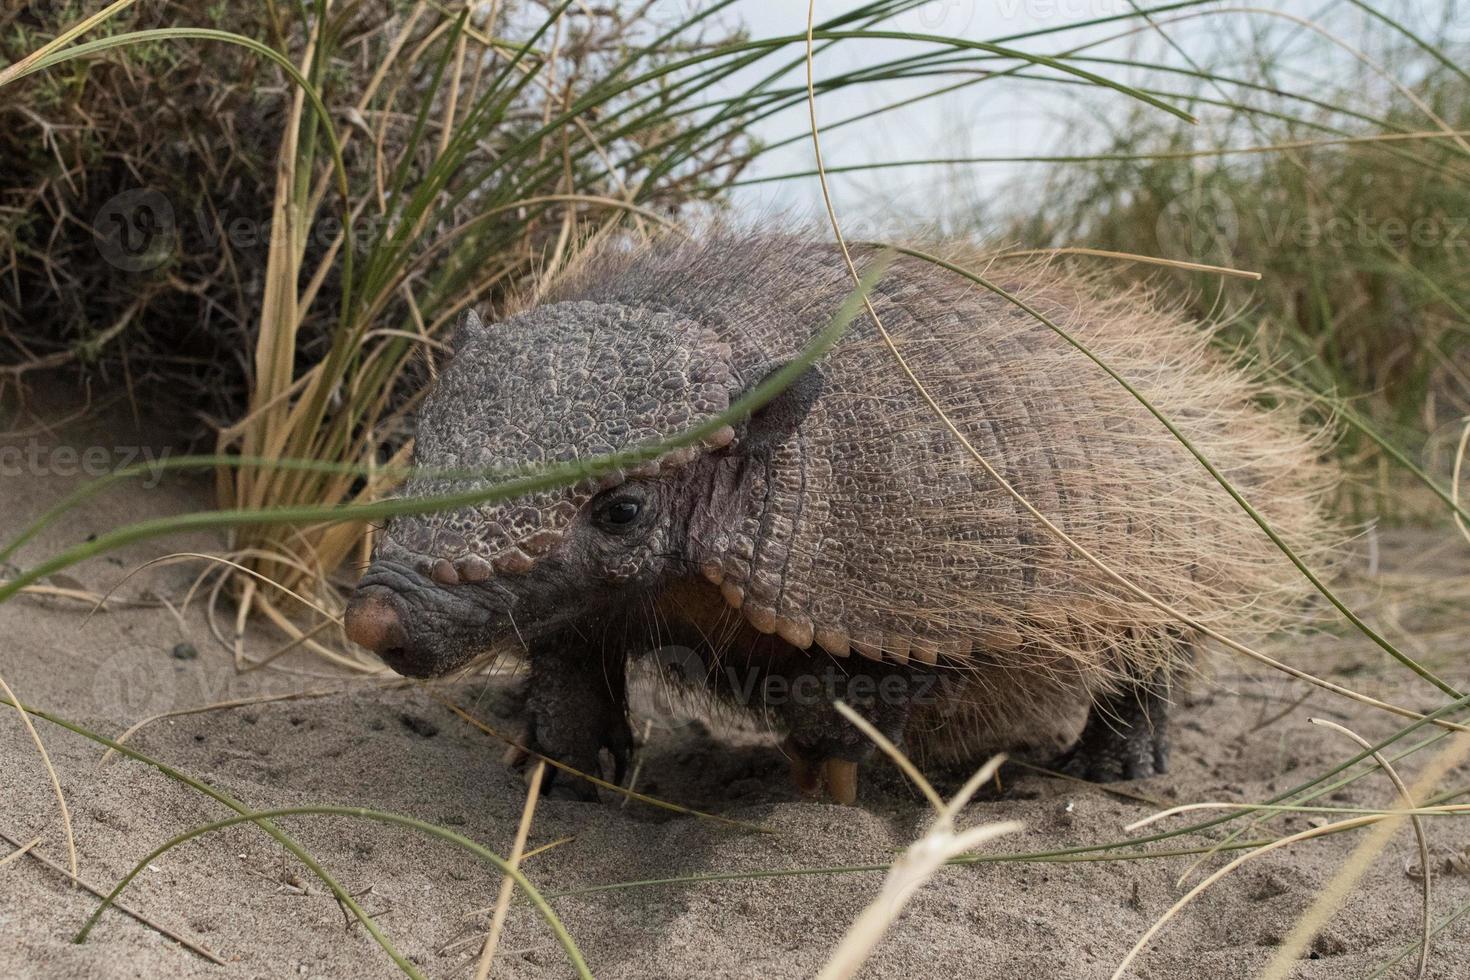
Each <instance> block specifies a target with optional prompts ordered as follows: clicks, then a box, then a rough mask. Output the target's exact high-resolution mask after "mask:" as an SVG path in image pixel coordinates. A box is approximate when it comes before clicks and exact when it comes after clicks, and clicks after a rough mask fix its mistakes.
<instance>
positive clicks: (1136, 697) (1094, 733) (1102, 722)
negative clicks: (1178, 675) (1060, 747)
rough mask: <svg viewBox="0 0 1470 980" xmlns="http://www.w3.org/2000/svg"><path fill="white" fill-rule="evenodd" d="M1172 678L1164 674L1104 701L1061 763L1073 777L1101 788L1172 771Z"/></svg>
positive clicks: (1094, 709) (1091, 713)
mask: <svg viewBox="0 0 1470 980" xmlns="http://www.w3.org/2000/svg"><path fill="white" fill-rule="evenodd" d="M1167 695H1168V678H1167V677H1166V676H1164V675H1163V674H1159V675H1157V676H1155V677H1151V678H1149V679H1148V680H1146V681H1137V682H1134V683H1131V684H1128V685H1126V686H1124V687H1122V688H1120V689H1119V690H1117V691H1115V692H1113V693H1111V694H1108V695H1105V696H1103V697H1100V698H1098V699H1097V701H1096V702H1095V703H1094V704H1093V705H1092V706H1091V708H1089V709H1088V715H1087V725H1086V727H1084V728H1083V729H1082V736H1081V737H1080V738H1079V739H1078V740H1077V744H1076V745H1074V746H1073V747H1072V748H1071V749H1069V750H1068V751H1067V752H1066V753H1065V754H1063V756H1062V757H1061V758H1060V759H1059V760H1057V762H1056V767H1057V768H1058V769H1060V770H1061V771H1062V772H1065V773H1066V774H1067V775H1069V776H1076V777H1077V778H1079V779H1086V780H1090V781H1091V782H1095V783H1113V782H1118V781H1119V780H1124V779H1146V778H1148V777H1149V776H1156V775H1162V774H1163V773H1165V772H1168V770H1169V727H1168V726H1169V701H1168V696H1167Z"/></svg>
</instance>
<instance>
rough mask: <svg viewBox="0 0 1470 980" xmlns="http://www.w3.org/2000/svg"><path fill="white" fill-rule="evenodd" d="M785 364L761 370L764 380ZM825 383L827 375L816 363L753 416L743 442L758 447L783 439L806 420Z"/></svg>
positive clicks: (751, 446)
mask: <svg viewBox="0 0 1470 980" xmlns="http://www.w3.org/2000/svg"><path fill="white" fill-rule="evenodd" d="M783 366H784V365H781V364H772V365H770V367H768V368H767V369H766V370H765V371H764V372H762V380H764V379H765V378H769V377H770V376H771V375H772V374H774V373H775V372H776V371H778V370H780V369H781V368H782V367H783ZM826 384H827V379H826V377H825V376H824V375H823V374H822V371H821V369H820V368H818V367H817V366H816V365H815V364H814V365H812V366H811V367H809V368H807V369H806V370H805V371H803V372H802V373H801V374H800V375H799V376H798V377H797V379H796V380H795V381H793V382H791V384H789V385H787V386H786V389H785V390H784V391H782V392H781V393H780V394H779V395H777V396H776V397H775V398H772V399H771V400H770V401H768V402H766V404H765V405H763V406H761V407H760V408H759V409H757V410H756V411H755V412H754V413H753V414H752V415H751V416H750V423H749V424H748V426H747V427H746V437H745V440H744V443H743V444H744V445H745V447H746V448H756V447H759V446H762V445H776V444H778V443H781V442H784V441H785V440H786V438H787V436H789V435H791V434H792V433H793V432H795V431H796V430H797V428H799V427H800V426H801V423H802V422H804V421H805V420H806V417H807V415H808V414H810V413H811V410H812V406H813V405H815V404H816V403H817V399H818V398H820V397H821V396H822V389H823V388H825V387H826Z"/></svg>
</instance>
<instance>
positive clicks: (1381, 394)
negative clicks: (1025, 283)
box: [985, 46, 1470, 513]
mask: <svg viewBox="0 0 1470 980" xmlns="http://www.w3.org/2000/svg"><path fill="white" fill-rule="evenodd" d="M1411 47H1412V46H1411ZM1405 60H1406V61H1407V62H1408V63H1409V64H1411V65H1413V66H1414V70H1413V71H1406V72H1405V73H1404V74H1405V76H1406V77H1409V78H1413V79H1416V80H1415V81H1413V82H1412V83H1411V84H1406V85H1405V86H1404V91H1402V92H1400V91H1393V92H1391V93H1390V95H1388V96H1384V97H1383V98H1382V99H1380V98H1378V97H1377V96H1374V95H1373V94H1371V93H1372V92H1374V91H1375V90H1376V88H1381V86H1378V87H1374V86H1370V85H1368V84H1367V81H1366V80H1365V79H1359V80H1358V82H1357V83H1356V84H1354V85H1343V86H1342V87H1341V88H1340V89H1335V90H1333V91H1332V92H1323V91H1321V90H1316V91H1313V92H1312V93H1311V94H1310V95H1309V94H1307V93H1306V92H1305V91H1303V92H1302V93H1301V94H1292V93H1290V92H1285V91H1281V90H1279V89H1277V88H1274V87H1272V86H1271V85H1270V84H1268V82H1267V81H1266V79H1269V78H1271V77H1272V75H1273V73H1274V69H1276V68H1277V66H1273V65H1270V64H1258V65H1255V66H1254V67H1255V70H1254V71H1252V70H1251V69H1250V67H1249V66H1248V67H1247V68H1246V69H1241V68H1239V67H1238V66H1236V67H1231V68H1220V69H1206V68H1201V67H1198V66H1196V67H1194V68H1191V69H1188V70H1184V69H1177V68H1176V69H1173V70H1170V71H1165V72H1160V73H1159V75H1158V76H1157V77H1158V78H1159V79H1161V80H1157V81H1156V83H1155V84H1156V86H1157V87H1156V88H1154V89H1153V90H1155V91H1165V90H1168V91H1174V92H1176V93H1177V94H1178V95H1179V97H1181V98H1185V99H1189V100H1191V101H1192V104H1193V105H1195V106H1197V107H1198V108H1199V110H1200V115H1201V118H1202V120H1203V122H1204V125H1202V126H1199V127H1183V126H1178V125H1176V124H1174V122H1173V121H1172V120H1170V119H1169V118H1168V117H1166V116H1163V115H1161V114H1157V113H1153V114H1149V113H1139V112H1134V113H1130V114H1128V115H1127V116H1126V117H1123V118H1121V119H1118V120H1117V121H1116V122H1115V123H1114V124H1112V125H1110V126H1109V127H1108V128H1107V130H1106V131H1104V132H1099V133H1097V134H1096V135H1097V146H1096V149H1095V150H1093V151H1090V152H1089V153H1087V154H1085V155H1083V156H1080V157H1078V158H1076V159H1073V160H1069V161H1067V162H1066V163H1065V164H1064V165H1059V166H1053V167H1051V168H1049V169H1048V170H1047V171H1046V172H1045V174H1044V175H1043V176H1042V177H1040V178H1039V181H1038V183H1039V186H1036V187H1034V188H1033V189H1032V192H1030V193H1028V195H1027V198H1026V199H1027V201H1028V202H1035V205H1036V206H1035V207H1034V208H1032V209H1030V210H1028V211H1027V212H1026V213H1025V214H1017V213H1013V212H1012V213H1002V212H999V211H991V212H990V213H989V214H988V215H987V216H986V219H985V220H987V221H990V222H994V223H996V224H998V225H999V226H1000V227H1002V228H1003V229H1004V233H1005V234H1006V235H1007V236H1008V237H1012V238H1015V239H1017V240H1020V241H1024V242H1026V243H1027V244H1028V245H1029V244H1033V243H1034V244H1038V245H1042V246H1055V247H1062V246H1077V245H1083V246H1088V247H1092V248H1097V249H1105V250H1110V251H1117V252H1124V253H1136V254H1144V255H1152V256H1161V257H1164V258H1169V259H1179V260H1184V261H1190V262H1200V263H1208V264H1211V265H1220V266H1228V267H1232V268H1237V269H1249V270H1254V271H1257V272H1260V273H1262V279H1261V280H1260V281H1250V280H1243V279H1240V278H1233V277H1224V276H1221V277H1202V276H1199V275H1197V274H1192V273H1186V272H1178V271H1172V272H1165V273H1160V272H1159V271H1158V270H1157V268H1154V267H1151V266H1139V265H1122V266H1118V267H1117V268H1118V271H1119V274H1120V275H1122V276H1126V277H1137V276H1146V277H1148V278H1149V279H1151V280H1152V281H1155V282H1162V284H1163V285H1164V286H1165V288H1166V291H1167V292H1168V293H1170V294H1172V296H1173V297H1174V299H1175V300H1176V301H1179V302H1181V303H1183V304H1185V305H1187V306H1188V307H1189V308H1190V310H1191V312H1192V313H1193V314H1194V315H1196V316H1197V317H1199V318H1200V319H1202V320H1209V321H1216V322H1223V323H1224V324H1225V329H1224V330H1222V332H1221V334H1220V337H1221V340H1222V341H1223V342H1224V343H1225V344H1227V345H1228V346H1230V347H1231V348H1234V349H1236V350H1238V351H1240V352H1242V353H1243V354H1245V355H1247V356H1249V357H1251V358H1253V359H1256V360H1257V362H1258V363H1262V364H1267V365H1271V366H1272V367H1273V368H1275V367H1282V368H1286V369H1288V370H1289V371H1290V372H1291V373H1292V374H1293V375H1294V376H1295V378H1296V379H1297V380H1298V381H1300V382H1302V383H1304V384H1305V385H1307V386H1308V387H1310V388H1311V389H1313V390H1314V391H1316V392H1318V393H1319V394H1321V395H1323V396H1324V398H1325V399H1326V403H1328V404H1332V405H1334V406H1335V408H1343V407H1345V409H1346V413H1347V414H1348V415H1350V416H1351V417H1353V418H1355V419H1361V420H1363V421H1364V422H1366V423H1367V424H1368V425H1370V426H1371V427H1372V429H1373V430H1374V432H1375V433H1377V434H1379V435H1381V436H1382V437H1383V438H1385V439H1387V440H1388V441H1389V442H1391V443H1392V444H1394V445H1395V446H1397V447H1401V448H1403V449H1404V450H1406V451H1407V453H1408V454H1409V455H1410V456H1417V457H1418V458H1419V461H1420V462H1421V463H1422V464H1423V465H1424V467H1425V469H1427V470H1429V471H1430V472H1431V473H1433V474H1435V475H1436V476H1439V477H1441V478H1443V477H1447V476H1448V475H1449V471H1450V468H1451V465H1452V463H1453V458H1454V450H1455V441H1456V439H1457V438H1458V436H1459V433H1460V427H1461V425H1462V420H1463V418H1464V417H1465V416H1466V415H1467V414H1470V344H1467V340H1470V281H1467V279H1466V277H1465V276H1464V275H1463V270H1464V269H1465V268H1466V267H1467V263H1470V146H1467V145H1466V142H1465V140H1464V138H1463V133H1464V132H1465V131H1466V130H1467V129H1470V110H1467V105H1470V103H1467V101H1466V99H1465V95H1466V91H1467V88H1470V79H1467V78H1465V77H1463V76H1462V75H1461V74H1460V72H1459V71H1458V70H1455V69H1452V68H1450V67H1446V66H1444V65H1442V64H1440V63H1438V62H1437V61H1436V60H1435V58H1434V57H1432V56H1431V55H1430V54H1427V53H1425V52H1423V51H1420V50H1418V49H1417V48H1414V49H1413V50H1412V51H1411V52H1409V54H1408V55H1406V58H1405ZM1153 67H1155V68H1156V67H1157V66H1153ZM1379 81H1381V79H1379ZM1411 99H1412V100H1416V101H1417V102H1418V103H1419V104H1418V105H1415V104H1413V103H1412V102H1411ZM1078 125H1079V126H1081V125H1083V122H1082V121H1081V120H1078ZM1341 448H1342V451H1343V454H1344V457H1345V458H1346V459H1347V460H1348V461H1349V463H1351V464H1358V465H1359V466H1360V467H1361V468H1362V469H1360V472H1365V473H1366V474H1376V476H1375V478H1374V479H1373V480H1371V481H1369V480H1363V481H1359V483H1358V485H1359V486H1366V485H1371V486H1372V487H1373V493H1372V495H1371V497H1369V498H1364V499H1358V500H1356V501H1354V504H1355V509H1356V510H1357V511H1358V512H1359V513H1364V512H1368V511H1379V512H1381V511H1384V510H1388V511H1393V510H1394V509H1395V507H1396V501H1397V500H1398V498H1397V496H1396V488H1397V487H1398V486H1399V483H1400V481H1398V480H1396V479H1390V475H1389V467H1390V465H1391V460H1390V459H1389V458H1388V456H1387V455H1386V454H1385V453H1384V452H1383V449H1382V446H1381V445H1380V443H1379V442H1378V441H1376V440H1375V439H1372V438H1367V437H1365V436H1364V434H1363V433H1362V431H1361V430H1359V429H1358V428H1356V427H1354V426H1347V427H1346V428H1345V438H1344V440H1343V443H1342V446H1341Z"/></svg>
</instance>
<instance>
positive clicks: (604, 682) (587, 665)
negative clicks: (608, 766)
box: [526, 634, 633, 801]
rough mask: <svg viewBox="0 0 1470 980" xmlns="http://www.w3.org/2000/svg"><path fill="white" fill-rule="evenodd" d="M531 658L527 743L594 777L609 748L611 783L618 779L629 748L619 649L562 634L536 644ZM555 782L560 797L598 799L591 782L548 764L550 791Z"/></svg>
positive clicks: (624, 667)
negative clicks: (550, 766)
mask: <svg viewBox="0 0 1470 980" xmlns="http://www.w3.org/2000/svg"><path fill="white" fill-rule="evenodd" d="M529 659H530V664H531V679H530V689H529V691H528V693H527V695H526V714H527V747H528V748H530V749H531V750H532V751H533V752H537V753H539V754H541V755H544V756H546V757H547V758H550V759H553V760H555V761H557V762H561V763H564V764H566V765H567V766H570V767H571V768H573V769H576V770H577V771H578V772H582V773H586V774H588V775H591V776H598V777H600V776H601V775H602V764H601V752H602V750H603V749H607V750H608V752H609V753H610V754H611V755H612V759H613V782H621V781H622V779H623V772H624V770H625V768H626V766H627V761H628V756H629V755H630V754H631V752H632V749H633V737H632V733H631V732H630V731H629V729H628V708H627V684H626V676H627V661H626V657H625V656H624V653H623V651H622V650H617V649H610V648H608V647H607V646H605V645H604V642H603V641H602V639H601V638H599V640H598V641H597V642H589V641H587V640H585V639H584V638H582V637H579V636H576V635H568V634H563V635H560V636H557V637H552V638H547V639H545V640H541V641H538V642H536V643H535V644H534V645H533V646H532V648H531V650H530V656H529ZM553 786H555V787H556V790H557V792H556V794H555V795H558V796H570V797H571V798H574V799H579V800H589V801H595V800H596V799H597V787H596V786H595V785H593V784H592V783H590V782H588V781H587V780H585V779H581V778H579V777H577V776H574V775H571V774H569V773H565V772H559V771H558V770H557V769H555V768H550V769H548V770H547V774H546V790H547V792H548V793H550V792H551V790H552V788H553Z"/></svg>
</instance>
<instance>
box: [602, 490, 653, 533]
mask: <svg viewBox="0 0 1470 980" xmlns="http://www.w3.org/2000/svg"><path fill="white" fill-rule="evenodd" d="M642 510H643V505H642V504H640V503H639V502H638V501H636V500H633V499H631V498H628V497H621V498H619V499H617V500H614V501H612V502H611V503H609V504H608V505H607V506H606V507H604V508H603V509H602V514H601V518H602V519H601V524H602V525H603V526H604V527H606V528H609V529H613V530H616V529H620V528H626V527H627V526H628V525H630V524H632V523H633V522H634V521H636V520H637V519H638V514H639V512H641V511H642Z"/></svg>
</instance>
